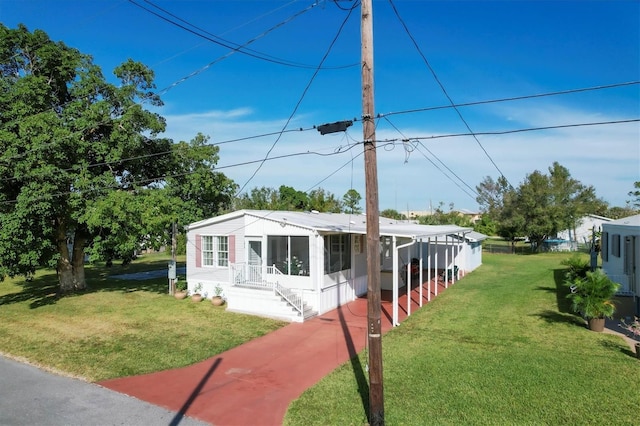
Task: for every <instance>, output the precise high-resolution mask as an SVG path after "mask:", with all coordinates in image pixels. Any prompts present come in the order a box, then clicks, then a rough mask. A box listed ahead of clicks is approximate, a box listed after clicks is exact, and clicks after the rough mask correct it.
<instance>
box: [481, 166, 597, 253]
mask: <svg viewBox="0 0 640 426" xmlns="http://www.w3.org/2000/svg"><path fill="white" fill-rule="evenodd" d="M548 170H549V173H548V174H544V173H542V172H540V171H538V170H536V171H534V172H532V173H530V174H529V175H527V177H526V178H525V180H524V182H522V183H521V184H520V186H519V187H518V188H517V189H513V188H511V187H510V186H509V185H508V184H507V183H506V180H505V181H503V182H501V181H500V179H499V180H498V181H495V182H494V181H493V180H492V179H491V178H485V180H484V181H483V182H482V183H481V184H480V185H479V186H478V187H477V190H478V193H479V196H478V202H479V203H480V205H481V207H482V208H483V211H485V212H487V214H489V216H490V217H491V218H492V219H494V220H495V221H496V222H497V232H498V235H500V236H501V237H503V238H505V239H507V240H509V241H512V242H515V241H516V240H517V239H518V238H519V237H524V236H526V237H528V238H529V241H531V243H532V244H533V247H534V248H536V249H537V248H538V247H540V246H541V244H542V242H543V241H544V240H545V239H546V238H549V237H553V236H555V235H556V234H557V233H558V232H559V231H562V230H564V229H573V228H574V227H575V226H576V224H577V222H578V221H579V220H580V218H581V217H582V216H584V215H585V214H587V213H591V212H594V211H600V210H601V209H602V208H603V205H604V204H605V203H604V202H603V201H602V200H600V199H598V198H597V197H596V194H595V189H594V188H593V187H592V186H585V185H583V184H582V183H580V182H579V181H578V180H576V179H574V178H572V177H571V174H570V173H569V170H568V169H566V168H565V167H563V166H561V165H560V164H559V163H557V162H554V163H553V165H552V166H551V167H549V169H548Z"/></svg>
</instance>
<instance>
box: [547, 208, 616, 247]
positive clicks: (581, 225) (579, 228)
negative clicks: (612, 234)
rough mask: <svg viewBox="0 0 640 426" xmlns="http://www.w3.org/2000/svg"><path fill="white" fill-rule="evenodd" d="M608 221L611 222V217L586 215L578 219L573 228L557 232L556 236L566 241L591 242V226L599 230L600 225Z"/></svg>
mask: <svg viewBox="0 0 640 426" xmlns="http://www.w3.org/2000/svg"><path fill="white" fill-rule="evenodd" d="M608 222H611V219H609V218H606V217H603V216H597V215H586V216H584V217H583V218H581V219H579V220H578V222H577V223H576V226H575V229H566V230H564V231H562V232H558V238H559V239H562V240H567V241H576V242H577V243H578V244H589V243H590V242H591V238H592V233H593V228H594V227H595V229H596V231H599V230H600V229H602V225H603V224H605V223H608Z"/></svg>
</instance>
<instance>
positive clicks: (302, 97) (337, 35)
mask: <svg viewBox="0 0 640 426" xmlns="http://www.w3.org/2000/svg"><path fill="white" fill-rule="evenodd" d="M352 11H353V9H351V10H350V11H349V13H348V14H347V16H346V17H345V19H344V20H343V21H342V24H341V25H340V27H339V28H338V31H337V33H336V35H335V36H334V38H333V40H331V43H329V47H328V48H327V50H326V52H325V54H324V56H323V57H322V59H321V60H320V63H319V64H318V67H317V68H316V70H315V71H314V73H313V75H312V76H311V79H309V82H308V83H307V86H306V87H305V88H304V90H303V91H302V94H301V95H300V98H299V99H298V102H297V103H296V105H295V107H294V108H293V111H291V114H290V115H289V118H287V121H286V123H285V124H284V126H283V127H282V132H284V131H285V129H286V128H287V126H288V125H289V123H290V122H291V120H292V119H293V117H294V115H295V114H296V112H297V111H298V108H299V107H300V105H301V104H302V100H303V99H304V97H305V95H306V94H307V92H308V91H309V88H310V87H311V84H312V83H313V81H314V80H315V78H316V76H317V75H318V73H319V72H320V68H321V67H322V64H323V63H324V61H325V60H326V59H327V57H328V56H329V53H331V50H332V49H333V46H334V45H335V43H336V42H337V41H338V37H340V34H341V33H342V30H343V29H344V26H345V25H346V24H347V21H348V20H349V17H350V16H351V13H352ZM281 137H282V133H280V134H279V135H278V137H277V138H276V140H275V141H274V142H273V145H271V148H269V151H267V154H266V155H265V157H264V159H265V161H266V160H267V158H269V154H271V151H273V149H274V148H275V147H276V145H277V144H278V141H280V138H281ZM263 164H264V162H263V163H260V165H259V166H258V167H257V168H256V170H255V172H253V174H252V175H251V177H249V179H248V180H247V181H246V182H245V183H244V184H243V185H242V186H241V187H240V189H239V190H238V192H237V193H236V196H237V195H238V194H240V193H241V192H242V191H243V190H244V188H245V187H246V186H247V185H248V184H249V182H251V180H252V179H253V178H254V177H255V176H256V174H258V171H260V169H261V168H262V165H263Z"/></svg>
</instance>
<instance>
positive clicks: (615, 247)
mask: <svg viewBox="0 0 640 426" xmlns="http://www.w3.org/2000/svg"><path fill="white" fill-rule="evenodd" d="M601 244H602V247H601V248H602V253H601V255H602V270H603V271H604V272H605V273H606V274H607V276H608V277H609V278H611V279H612V280H613V281H615V282H617V283H620V284H621V286H622V287H621V288H620V291H619V294H623V295H625V294H627V295H633V297H634V298H635V309H636V315H640V274H639V273H638V267H639V266H640V214H639V215H635V216H630V217H625V218H622V219H618V220H613V221H610V222H606V223H603V224H602V241H601Z"/></svg>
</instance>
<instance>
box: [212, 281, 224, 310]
mask: <svg viewBox="0 0 640 426" xmlns="http://www.w3.org/2000/svg"><path fill="white" fill-rule="evenodd" d="M213 291H214V293H215V295H214V296H213V297H212V298H211V304H212V305H214V306H221V305H224V297H222V287H220V286H219V285H216V287H215V288H214V289H213Z"/></svg>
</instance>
